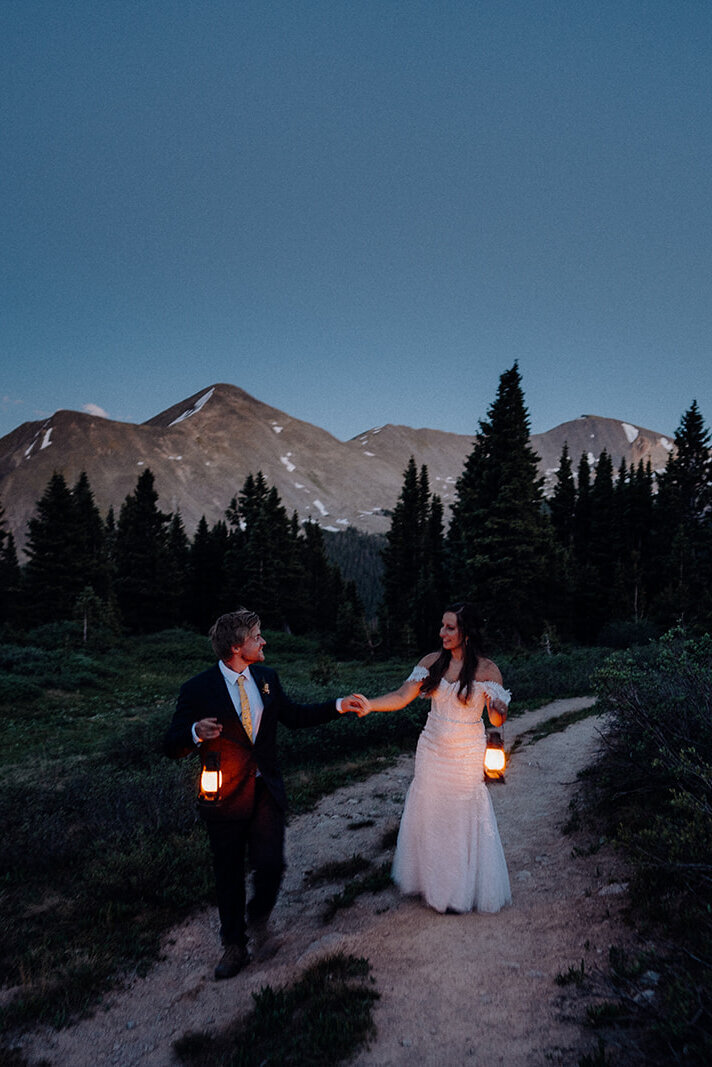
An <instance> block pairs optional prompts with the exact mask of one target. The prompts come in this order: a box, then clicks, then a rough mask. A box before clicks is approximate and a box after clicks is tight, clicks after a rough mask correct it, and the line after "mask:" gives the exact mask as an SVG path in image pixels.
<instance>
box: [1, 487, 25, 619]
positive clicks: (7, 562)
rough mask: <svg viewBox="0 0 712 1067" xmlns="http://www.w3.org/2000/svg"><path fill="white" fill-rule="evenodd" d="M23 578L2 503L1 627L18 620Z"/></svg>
mask: <svg viewBox="0 0 712 1067" xmlns="http://www.w3.org/2000/svg"><path fill="white" fill-rule="evenodd" d="M21 577H22V575H21V572H20V565H19V563H18V560H17V550H16V548H15V538H14V537H13V535H12V533H11V532H10V531H9V530H8V528H7V521H6V519H5V509H4V508H3V506H2V504H1V503H0V626H7V625H12V624H13V623H14V622H15V621H16V620H17V619H18V616H19V610H20V582H21Z"/></svg>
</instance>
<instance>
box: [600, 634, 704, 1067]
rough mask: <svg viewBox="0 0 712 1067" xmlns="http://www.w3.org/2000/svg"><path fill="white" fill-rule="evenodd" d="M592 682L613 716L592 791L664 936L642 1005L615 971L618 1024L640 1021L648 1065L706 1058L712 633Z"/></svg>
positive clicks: (635, 895)
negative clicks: (651, 988)
mask: <svg viewBox="0 0 712 1067" xmlns="http://www.w3.org/2000/svg"><path fill="white" fill-rule="evenodd" d="M595 681H596V688H597V692H598V695H599V699H600V701H601V704H602V706H603V707H604V708H606V709H608V710H609V711H610V714H611V726H610V729H609V731H608V733H607V737H606V745H605V748H604V752H603V755H602V757H601V760H600V762H599V763H598V765H597V766H596V767H595V768H593V769H592V770H591V771H590V772H589V773H588V774H587V775H586V779H585V793H584V796H585V799H586V801H587V806H588V807H589V810H590V811H591V812H592V813H593V816H594V817H595V818H596V819H597V820H598V822H599V824H601V825H602V828H603V829H604V831H605V833H606V834H607V835H608V836H610V837H612V838H613V839H614V840H616V841H617V842H618V843H619V845H620V846H621V848H622V849H624V850H625V855H626V857H627V859H628V861H629V863H630V865H631V881H630V898H631V906H632V916H633V921H634V922H635V925H636V926H638V927H642V928H644V929H646V930H647V932H648V936H649V940H651V941H653V942H654V943H655V944H656V946H657V948H656V951H655V955H654V957H653V958H652V959H651V960H648V961H647V966H648V967H650V968H651V969H653V970H654V971H655V972H656V973H657V972H660V975H661V977H660V980H659V981H658V983H657V984H656V989H655V996H654V999H653V1001H652V1002H651V1001H650V1000H649V999H646V1001H645V1010H644V1012H643V1009H642V1008H641V1009H639V1010H636V1004H637V1003H639V1002H640V997H639V992H640V991H639V989H638V988H636V984H635V982H636V979H635V976H632V975H631V973H626V974H625V975H622V974H621V971H620V968H616V969H614V970H615V973H614V974H613V979H614V982H615V984H616V986H617V988H618V989H619V992H620V994H621V1002H620V1004H619V1009H620V1008H621V1005H622V1007H623V1009H624V1010H622V1012H621V1019H620V1022H621V1025H625V1026H627V1027H628V1028H629V1031H630V1029H631V1028H636V1027H637V1033H636V1045H635V1049H636V1052H637V1054H638V1055H640V1057H641V1059H642V1061H643V1062H645V1063H646V1064H649V1065H650V1067H654V1065H656V1067H657V1065H660V1067H663V1065H667V1064H669V1063H677V1062H680V1063H682V1062H684V1063H690V1064H697V1063H700V1064H702V1063H709V1062H712V638H710V637H709V636H703V637H701V638H699V639H697V640H693V639H689V638H687V637H686V635H685V634H684V632H683V631H681V630H677V631H673V632H672V633H670V634H667V635H665V637H664V638H663V639H661V641H660V642H658V643H656V644H655V645H654V646H652V647H647V648H645V649H631V650H628V651H627V652H619V653H615V654H613V655H612V656H611V657H610V659H609V660H608V661H607V663H606V664H605V666H603V667H602V668H601V670H600V671H598V673H597V675H596V679H595ZM627 1041H628V1043H629V1044H630V1042H631V1038H630V1036H629V1037H628V1038H627ZM631 1047H634V1046H631Z"/></svg>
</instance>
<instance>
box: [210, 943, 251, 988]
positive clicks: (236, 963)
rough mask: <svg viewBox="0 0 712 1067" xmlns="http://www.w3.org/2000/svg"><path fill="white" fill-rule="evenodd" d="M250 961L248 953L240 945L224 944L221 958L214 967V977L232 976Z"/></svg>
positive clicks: (218, 979)
mask: <svg viewBox="0 0 712 1067" xmlns="http://www.w3.org/2000/svg"><path fill="white" fill-rule="evenodd" d="M249 962H250V954H249V952H248V951H247V949H246V948H244V947H243V946H242V945H226V946H225V951H224V952H223V954H222V958H221V959H220V962H219V963H218V965H217V967H216V968H215V978H216V980H217V981H218V982H219V981H220V979H221V978H233V977H234V976H235V975H236V974H238V973H239V972H240V971H241V970H242V968H243V967H246V966H247V964H248V963H249Z"/></svg>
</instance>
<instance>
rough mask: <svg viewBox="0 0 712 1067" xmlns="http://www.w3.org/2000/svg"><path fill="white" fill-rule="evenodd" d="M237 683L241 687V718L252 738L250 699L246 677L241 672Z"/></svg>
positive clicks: (246, 731) (248, 734)
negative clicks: (246, 687) (246, 686)
mask: <svg viewBox="0 0 712 1067" xmlns="http://www.w3.org/2000/svg"><path fill="white" fill-rule="evenodd" d="M237 684H238V685H239V687H240V718H241V719H242V725H243V726H244V728H245V733H246V734H247V736H248V737H249V739H250V741H251V740H252V714H251V712H250V701H249V699H248V696H247V692H246V690H245V679H244V678H243V677H242V675H241V674H238V676H237Z"/></svg>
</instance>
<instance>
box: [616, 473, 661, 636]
mask: <svg viewBox="0 0 712 1067" xmlns="http://www.w3.org/2000/svg"><path fill="white" fill-rule="evenodd" d="M653 484H654V480H653V470H652V466H651V463H650V460H648V461H647V463H643V460H642V459H641V460H640V461H639V462H638V466H637V467H634V466H633V465H632V464H631V466H630V468H627V467H626V463H625V460H623V461H622V462H621V466H620V470H619V473H618V481H617V483H616V517H617V526H618V531H619V547H620V573H619V579H618V583H617V584H618V590H619V594H620V604H621V607H622V611H621V617H622V618H624V619H631V620H632V621H633V622H636V623H639V622H641V621H642V620H643V619H644V618H646V617H647V615H648V612H649V607H650V598H651V585H652V573H651V559H650V545H651V538H652V535H653V522H654V519H653V506H654V503H653V502H654V497H653Z"/></svg>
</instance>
